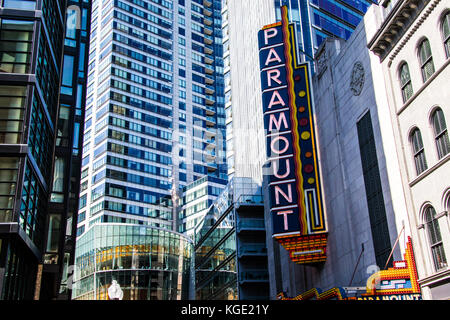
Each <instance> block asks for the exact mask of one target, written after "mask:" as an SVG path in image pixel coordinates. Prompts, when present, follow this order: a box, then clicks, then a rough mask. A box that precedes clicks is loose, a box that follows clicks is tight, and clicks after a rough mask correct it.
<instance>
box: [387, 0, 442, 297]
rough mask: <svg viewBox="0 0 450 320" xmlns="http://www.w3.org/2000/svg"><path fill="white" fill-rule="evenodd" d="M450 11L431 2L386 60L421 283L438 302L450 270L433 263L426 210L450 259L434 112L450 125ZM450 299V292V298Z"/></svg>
mask: <svg viewBox="0 0 450 320" xmlns="http://www.w3.org/2000/svg"><path fill="white" fill-rule="evenodd" d="M449 9H450V4H449V3H448V1H441V0H436V1H430V2H429V3H428V4H427V5H426V7H425V8H424V10H422V12H421V13H420V14H419V16H418V17H417V18H416V19H415V20H414V21H413V23H412V24H411V26H410V27H409V28H408V30H407V31H406V32H405V33H404V35H403V36H402V38H401V39H400V40H399V41H398V43H397V44H396V45H395V46H394V48H393V49H392V50H391V51H390V53H389V55H388V56H387V57H386V59H385V60H384V61H383V71H384V75H385V78H386V83H387V88H386V89H387V92H389V105H390V112H391V116H392V118H393V120H394V124H395V126H394V127H395V135H396V141H397V152H398V154H399V156H400V158H401V161H400V164H401V173H402V183H403V185H404V188H405V195H406V197H407V212H408V215H409V218H410V219H409V221H410V224H411V232H412V235H413V245H414V250H415V255H416V261H417V268H418V274H419V279H420V282H421V284H422V288H423V294H424V298H433V296H432V295H431V293H430V290H429V288H428V285H430V284H433V283H434V284H437V283H438V280H440V279H441V280H442V279H449V278H450V269H449V268H448V267H447V268H443V269H441V270H436V269H435V267H434V264H433V261H432V256H431V250H430V246H429V239H428V233H427V230H426V228H424V225H423V224H424V219H423V213H424V209H425V208H426V207H427V206H428V205H431V206H433V207H434V209H435V210H436V213H437V215H438V216H439V218H438V221H439V227H440V231H441V235H442V242H443V245H444V251H445V255H446V258H447V263H448V261H449V259H450V228H449V225H450V223H449V216H448V211H449V190H450V182H449V179H448V177H449V176H450V161H449V159H450V154H447V155H446V156H444V157H443V158H441V159H439V157H438V154H437V149H436V144H435V137H434V131H433V125H432V122H431V114H432V112H433V110H434V109H435V108H436V107H440V108H441V109H442V111H443V113H444V116H445V120H446V123H447V127H448V124H449V123H450V90H449V89H448V88H449V81H450V67H449V63H450V59H449V58H447V56H446V53H445V49H444V44H443V35H442V30H441V26H442V17H443V15H444V14H445V13H446V12H448V10H449ZM425 37H426V38H427V39H428V40H429V42H430V45H431V51H432V57H433V63H434V68H435V73H434V74H433V76H432V77H431V78H430V79H429V80H428V81H426V82H425V83H424V82H423V79H422V75H421V68H420V61H419V58H418V46H419V44H420V42H421V41H422V40H423V39H424V38H425ZM403 62H407V63H408V66H409V70H410V75H411V82H412V87H413V91H414V94H413V96H412V97H411V98H410V99H409V100H408V101H407V102H406V103H404V102H403V99H402V95H401V87H400V81H399V67H400V66H401V64H402V63H403ZM413 128H419V130H420V131H421V134H422V140H423V144H424V149H425V156H426V160H427V164H428V169H427V170H425V171H424V172H422V173H421V174H420V175H417V174H416V168H415V164H414V157H413V152H412V146H411V142H410V133H411V130H412V129H413ZM448 296H450V294H449V295H448Z"/></svg>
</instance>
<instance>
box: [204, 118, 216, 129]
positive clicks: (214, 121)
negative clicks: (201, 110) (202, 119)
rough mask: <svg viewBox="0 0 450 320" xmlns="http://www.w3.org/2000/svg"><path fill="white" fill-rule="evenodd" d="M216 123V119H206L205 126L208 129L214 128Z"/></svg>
mask: <svg viewBox="0 0 450 320" xmlns="http://www.w3.org/2000/svg"><path fill="white" fill-rule="evenodd" d="M216 123H217V121H216V118H214V117H206V125H207V126H209V127H213V126H215V125H216Z"/></svg>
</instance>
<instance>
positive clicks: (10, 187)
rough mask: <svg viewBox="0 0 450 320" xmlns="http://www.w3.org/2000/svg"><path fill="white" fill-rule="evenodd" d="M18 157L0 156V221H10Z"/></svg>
mask: <svg viewBox="0 0 450 320" xmlns="http://www.w3.org/2000/svg"><path fill="white" fill-rule="evenodd" d="M19 161H20V160H19V158H5V157H2V158H0V222H11V221H12V219H13V216H12V214H13V207H14V199H15V194H16V182H17V174H18V168H19Z"/></svg>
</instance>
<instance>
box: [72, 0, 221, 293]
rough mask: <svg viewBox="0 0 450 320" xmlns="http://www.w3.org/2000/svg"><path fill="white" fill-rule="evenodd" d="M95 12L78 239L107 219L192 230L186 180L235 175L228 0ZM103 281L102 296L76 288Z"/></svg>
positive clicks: (114, 4)
mask: <svg viewBox="0 0 450 320" xmlns="http://www.w3.org/2000/svg"><path fill="white" fill-rule="evenodd" d="M91 21H92V28H91V29H92V31H91V46H90V54H89V77H88V83H87V95H86V116H85V127H84V144H83V160H82V169H81V170H82V171H81V189H80V202H79V212H78V215H79V219H78V228H77V239H79V242H80V243H85V240H84V239H85V237H91V236H92V233H93V232H94V231H92V232H91V231H90V229H91V228H93V227H94V225H96V224H99V223H100V224H104V223H106V224H108V225H111V224H116V225H117V224H124V223H125V224H129V225H133V226H134V227H139V226H141V227H143V228H147V229H148V230H153V231H158V232H159V231H161V232H163V230H164V232H165V233H167V232H168V233H169V234H170V235H171V236H170V237H172V238H173V237H175V238H177V237H182V238H183V236H182V235H180V234H179V233H177V231H178V230H182V232H184V231H186V229H185V226H184V225H183V224H184V223H186V219H184V217H183V214H182V215H181V217H180V216H179V213H180V210H181V209H180V208H179V207H178V204H179V199H180V198H182V197H183V190H182V189H183V188H184V187H186V186H188V185H190V184H191V183H193V182H195V181H197V180H198V179H200V178H202V177H204V176H205V175H208V176H210V177H211V178H214V179H217V180H222V179H226V178H227V176H226V166H225V164H224V160H225V159H224V158H225V154H224V145H225V141H224V138H223V137H224V134H225V112H224V97H223V96H224V93H223V91H224V90H223V87H224V84H223V83H224V78H223V60H222V39H221V34H222V33H221V31H222V30H221V27H222V23H221V1H218V0H215V1H203V0H192V1H190V0H177V1H166V0H147V1H131V0H118V1H101V2H100V1H97V2H94V3H93V5H92V18H91ZM196 218H198V217H196ZM96 230H110V231H111V232H113V234H110V236H111V237H115V238H114V241H120V242H114V241H113V243H111V244H110V246H109V248H110V249H111V248H113V247H114V248H121V246H122V244H124V242H122V240H120V237H118V235H117V234H115V233H114V232H115V230H116V229H114V228H111V229H108V228H105V229H102V227H98V228H96ZM121 230H128V229H126V228H124V229H121ZM130 230H131V229H130ZM158 232H153V233H151V235H152V236H151V237H154V238H153V239H149V240H148V241H150V242H151V243H155V241H158V239H157V235H158ZM151 237H150V238H151ZM183 239H184V238H183ZM152 241H153V242H152ZM127 245H136V244H135V243H133V244H131V243H128V242H127ZM158 248H159V247H158ZM83 250H84V249H83V248H82V247H81V245H80V246H78V245H77V250H76V252H77V253H76V256H77V257H76V265H79V266H83V263H82V260H83V259H84V258H83V257H82V256H81V255H83V254H84V253H83V252H85V251H83ZM108 250H109V249H108ZM136 250H138V249H136ZM139 250H140V249H139ZM152 250H153V247H152ZM152 250H150V251H148V250H147V251H139V252H140V253H141V254H145V253H147V254H149V255H150V254H151V252H155V251H152ZM155 250H156V251H157V252H159V251H158V250H159V249H155ZM180 254H181V253H180ZM152 265H153V266H155V264H152ZM119 267H120V266H119V265H118V264H112V265H111V268H113V269H114V268H119ZM152 268H153V267H150V269H152ZM150 269H149V271H148V272H149V274H151V273H153V272H154V270H150ZM96 271H97V270H96ZM81 272H83V270H81ZM111 272H112V271H111ZM155 272H156V273H153V274H157V271H155ZM92 278H93V277H92ZM126 279H128V278H126ZM78 280H80V281H81V282H80V281H78ZM84 280H85V279H80V278H79V277H77V284H76V285H77V286H82V285H83V283H82V281H84ZM116 280H118V279H116ZM86 281H90V280H86ZM167 281H169V280H167ZM170 281H171V280H170ZM174 281H175V280H174ZM186 281H187V282H186V285H187V283H188V282H189V281H188V280H186ZM110 284H111V283H110V282H108V283H105V284H104V285H105V286H106V285H110ZM97 285H98V287H97ZM118 285H121V286H124V288H125V289H124V290H131V288H132V283H131V282H130V281H125V282H123V283H120V281H118ZM159 285H160V286H163V285H164V286H165V285H166V284H162V283H159ZM94 286H95V288H96V289H95V290H94V294H93V295H92V293H89V292H88V291H86V292H85V291H77V293H75V296H74V297H75V298H77V299H78V298H80V299H81V298H83V297H86V296H91V297H94V298H95V299H103V298H108V297H107V296H105V295H101V294H100V291H99V290H100V285H99V284H98V283H95V285H94ZM94 286H92V288H93V287H94ZM78 288H80V287H77V290H78ZM162 290H165V289H162ZM183 297H184V298H186V297H185V296H183ZM127 298H130V299H136V298H137V297H136V296H132V295H129V296H127ZM150 298H153V296H152V295H150V296H146V297H142V296H140V297H139V299H150ZM159 298H160V297H159ZM173 298H179V297H178V296H173V295H169V296H168V299H173Z"/></svg>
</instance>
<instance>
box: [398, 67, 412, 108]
mask: <svg viewBox="0 0 450 320" xmlns="http://www.w3.org/2000/svg"><path fill="white" fill-rule="evenodd" d="M399 75H400V86H401V88H402V97H403V102H406V101H407V100H408V99H409V98H411V96H412V95H413V88H412V83H411V76H410V75H409V68H408V64H407V63H406V62H405V63H403V64H402V65H401V67H400V69H399Z"/></svg>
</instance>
